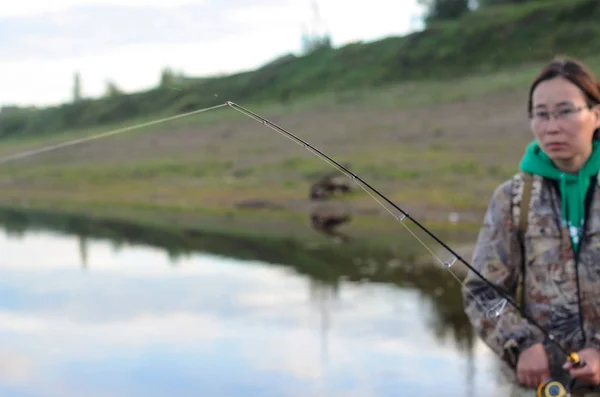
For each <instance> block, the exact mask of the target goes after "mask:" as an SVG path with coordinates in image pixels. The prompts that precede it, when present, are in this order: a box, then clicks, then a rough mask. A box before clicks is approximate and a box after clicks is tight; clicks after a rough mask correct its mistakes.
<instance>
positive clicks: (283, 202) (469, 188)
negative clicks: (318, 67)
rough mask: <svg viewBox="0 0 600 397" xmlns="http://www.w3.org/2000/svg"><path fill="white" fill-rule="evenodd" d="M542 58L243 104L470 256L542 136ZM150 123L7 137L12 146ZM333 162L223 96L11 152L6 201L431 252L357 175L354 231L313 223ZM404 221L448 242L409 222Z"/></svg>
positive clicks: (306, 242) (1, 174) (160, 223)
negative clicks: (467, 74) (186, 112)
mask: <svg viewBox="0 0 600 397" xmlns="http://www.w3.org/2000/svg"><path fill="white" fill-rule="evenodd" d="M535 71H536V69H523V70H521V71H518V72H515V73H512V74H511V75H510V76H508V74H506V73H499V74H494V75H488V76H487V77H486V78H485V79H483V78H482V77H481V76H476V77H471V78H468V79H464V80H462V83H461V84H456V85H455V86H454V88H452V87H450V86H448V85H443V84H441V83H440V84H439V85H430V84H429V83H423V84H416V83H415V84H410V85H406V84H405V85H398V86H395V87H385V88H381V89H379V90H370V91H368V92H364V93H362V94H360V95H358V94H357V95H356V96H355V97H352V98H347V100H346V101H341V100H339V98H338V100H333V99H331V98H330V100H325V99H324V98H315V99H314V100H313V101H312V102H309V101H307V102H304V103H295V104H291V105H289V106H281V105H264V104H263V105H261V106H258V105H257V106H253V105H252V104H243V103H241V105H242V106H245V107H247V108H249V109H250V110H252V111H256V112H257V113H259V114H261V115H262V116H264V117H266V118H268V119H269V120H271V121H273V122H276V123H277V124H279V125H280V126H282V127H284V128H286V129H287V130H289V131H291V132H293V133H294V134H296V135H298V136H299V137H301V138H303V139H306V140H307V141H308V142H309V143H311V144H312V145H314V146H315V147H317V148H319V149H320V150H322V151H324V152H325V153H327V154H328V155H330V156H332V157H333V158H334V159H335V160H337V161H338V162H340V163H344V164H349V166H350V169H351V170H352V171H353V172H355V173H356V174H357V175H359V176H360V177H361V178H363V179H364V180H366V181H367V182H368V183H369V184H371V185H372V186H373V187H375V188H376V189H378V190H379V191H380V192H382V193H383V194H385V195H386V196H387V197H388V198H389V199H391V200H392V201H393V202H395V203H396V204H397V205H398V206H400V207H401V208H402V209H403V210H404V211H406V212H408V213H409V214H410V215H411V216H412V217H413V218H415V219H416V220H418V221H419V222H420V223H422V224H424V225H425V226H426V227H431V228H432V229H433V230H435V231H436V232H437V233H438V234H440V233H441V235H440V236H443V237H444V241H446V240H445V239H446V238H448V239H452V240H453V241H455V245H453V247H454V246H461V247H463V246H465V247H467V248H466V249H464V250H462V251H463V252H462V253H461V255H462V254H464V257H465V259H467V260H468V259H470V254H469V252H470V249H469V246H470V245H471V244H472V243H473V242H474V241H475V238H476V233H477V229H478V228H479V225H480V224H481V219H482V216H483V213H484V211H485V208H486V207H487V203H488V200H489V197H491V194H492V192H493V189H494V188H495V187H496V186H498V184H500V183H502V181H504V180H505V179H506V178H508V177H510V175H512V174H513V173H514V172H516V171H517V165H518V162H519V160H520V158H521V156H522V153H523V150H524V148H525V146H526V145H527V143H528V142H529V141H530V140H531V133H530V132H529V131H528V130H527V120H526V117H525V116H526V115H525V112H524V108H525V102H524V99H523V98H524V93H525V91H526V87H527V83H528V80H529V79H530V78H531V77H532V76H533V75H534V74H535ZM394 98H395V101H394V100H392V99H394ZM142 121H148V120H142ZM138 122H139V120H135V121H134V120H132V121H131V122H129V123H127V124H125V125H124V124H120V125H113V126H112V127H111V128H107V129H94V130H89V131H68V132H65V133H63V134H60V135H49V136H46V137H31V138H21V139H5V140H3V141H2V145H1V146H0V158H2V157H4V156H8V155H11V154H14V153H19V152H21V151H24V150H30V149H35V148H40V147H44V146H46V145H52V144H56V143H59V142H64V141H66V140H69V139H71V138H74V137H77V138H80V137H83V136H89V135H91V134H96V133H102V132H106V131H110V130H112V129H117V128H120V127H123V126H132V125H135V124H136V123H138ZM332 171H335V169H334V168H333V167H331V166H330V165H329V164H327V163H326V162H324V161H322V160H321V159H319V158H317V157H316V156H314V155H313V154H312V153H310V152H309V151H307V150H304V149H303V148H302V147H300V146H298V145H296V144H295V143H294V142H291V141H290V140H289V139H286V138H285V137H283V136H281V135H280V134H278V133H277V132H275V131H273V130H271V129H269V128H267V127H265V126H263V125H261V124H260V123H257V122H256V121H255V120H253V119H250V118H249V117H247V116H244V115H242V114H240V113H239V112H236V111H235V110H233V109H231V108H229V107H225V108H221V109H217V110H214V111H210V112H207V113H202V114H199V115H196V116H191V117H187V118H181V119H178V120H172V121H169V122H165V123H162V124H155V125H153V126H151V127H145V128H141V129H137V130H131V131H127V132H125V133H123V134H118V135H113V136H111V137H108V138H105V139H100V140H95V141H89V142H86V143H82V144H79V145H75V146H71V147H64V148H61V149H59V150H56V151H51V152H47V153H42V154H39V155H36V156H32V157H26V158H22V159H20V160H15V161H12V162H7V163H3V164H2V165H1V166H0V187H1V189H2V194H1V195H0V206H3V207H6V208H16V209H26V210H29V211H32V210H40V211H44V212H54V213H56V214H63V215H65V214H67V215H68V214H75V215H77V216H87V217H94V218H98V219H109V220H111V221H115V220H123V221H127V222H128V223H132V224H138V225H147V226H151V227H155V228H157V229H158V228H160V229H172V230H178V231H189V230H195V231H202V232H204V233H210V234H217V235H229V236H234V237H236V236H237V237H243V239H242V240H243V241H255V242H256V241H267V240H270V241H294V242H295V243H296V244H298V245H297V246H298V247H304V248H305V250H309V249H311V248H310V247H314V246H330V247H338V246H339V247H338V248H332V249H338V250H339V251H343V250H345V249H347V247H350V246H352V247H361V248H360V249H361V250H363V251H364V250H369V249H371V248H373V249H375V248H376V249H378V250H381V251H382V252H390V249H391V250H392V251H393V250H394V249H395V250H396V251H395V255H396V254H397V255H400V251H401V252H402V254H403V255H404V257H406V258H412V260H413V261H414V260H416V259H415V258H423V257H427V256H429V258H430V259H431V255H429V254H428V252H427V250H426V249H425V248H423V247H422V246H420V245H419V244H418V243H416V242H415V239H414V237H413V236H411V234H410V233H409V232H408V231H407V230H406V229H405V228H404V227H403V226H402V225H400V224H398V222H397V221H395V220H394V218H393V217H392V216H391V215H390V214H389V213H388V212H387V211H386V210H384V209H383V208H381V207H380V206H379V205H378V204H377V203H376V202H375V200H373V198H372V197H370V196H369V195H367V194H366V193H364V192H363V191H362V190H360V189H359V187H358V186H357V185H354V184H352V183H351V186H353V187H354V191H353V192H351V193H350V194H349V195H346V196H344V197H342V198H339V199H335V200H334V201H333V202H332V205H333V206H334V207H335V208H336V211H337V210H339V211H342V212H348V213H349V214H350V215H351V220H350V222H348V223H347V224H344V225H342V227H341V228H340V231H341V232H342V233H344V234H345V235H346V236H347V237H348V238H349V243H346V244H345V245H344V244H336V243H335V242H333V241H332V240H331V238H330V237H329V236H325V235H323V234H320V233H319V232H318V231H316V230H314V229H313V228H312V227H311V225H310V221H309V217H310V214H311V212H312V211H313V209H314V206H315V205H317V204H316V203H314V202H311V201H310V200H309V190H310V186H311V184H312V183H314V182H315V181H316V180H317V179H318V178H319V177H320V176H322V175H325V174H328V173H330V172H332ZM340 175H342V174H341V173H340ZM342 178H343V177H342ZM392 212H394V213H395V212H396V211H395V210H392ZM398 215H399V214H398ZM451 215H452V216H456V215H458V222H457V223H456V224H455V225H454V224H450V223H449V218H450V217H451ZM405 225H407V226H408V227H410V228H411V230H412V231H415V232H417V235H418V236H419V237H423V238H424V239H425V240H424V241H425V242H426V244H428V246H429V247H430V248H431V249H432V250H433V251H434V252H440V251H442V254H443V255H446V253H445V252H443V251H444V250H443V249H442V248H441V246H440V245H439V244H438V243H436V242H435V241H433V240H432V239H431V238H429V237H427V236H425V235H424V234H423V233H421V232H419V231H418V230H417V228H416V227H415V226H414V225H413V224H412V223H411V222H410V221H408V220H407V221H405ZM242 240H239V241H242ZM240 244H241V245H243V246H245V245H246V244H247V243H241V242H240ZM253 244H254V243H253ZM366 247H371V248H366ZM357 249H358V248H357ZM297 255H301V254H300V253H297ZM443 259H444V260H445V259H448V258H445V257H444V258H443Z"/></svg>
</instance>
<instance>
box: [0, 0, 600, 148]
mask: <svg viewBox="0 0 600 397" xmlns="http://www.w3.org/2000/svg"><path fill="white" fill-rule="evenodd" d="M599 18H600V3H598V2H597V1H596V0H569V1H564V0H550V1H549V0H540V1H539V2H537V3H531V4H527V5H524V6H500V7H491V8H488V9H482V10H480V11H476V12H472V13H470V14H467V15H465V16H464V17H463V18H461V19H460V20H457V21H451V22H445V23H438V24H435V25H432V26H430V27H429V28H428V29H426V30H424V31H422V32H418V33H414V34H411V35H408V36H405V37H390V38H387V39H384V40H380V41H377V42H372V43H356V44H351V45H348V46H345V47H343V48H339V49H322V50H318V51H315V52H313V53H311V54H309V55H306V56H302V57H296V56H294V55H287V56H284V57H281V58H280V59H278V60H277V61H275V62H271V63H269V64H268V65H265V66H264V67H262V68H260V69H258V70H254V71H249V72H246V73H240V74H236V75H231V76H225V77H219V78H210V79H204V78H203V79H197V80H195V81H186V82H185V83H182V84H181V85H177V86H166V87H158V88H156V89H152V90H149V91H146V92H137V93H133V94H129V95H118V96H114V97H110V98H102V99H90V100H83V101H80V102H78V103H67V104H63V105H62V106H58V107H52V108H45V109H41V110H40V109H37V110H29V109H28V110H26V109H8V110H4V111H3V112H1V113H0V137H7V136H11V135H23V134H42V133H51V132H56V131H63V130H68V129H82V128H89V127H94V126H106V125H109V124H113V123H117V122H123V121H126V120H132V119H134V118H140V117H149V116H156V115H159V114H160V115H163V114H174V113H178V112H186V111H190V110H194V109H198V108H202V107H207V106H211V105H215V104H217V103H221V102H224V101H225V100H233V101H236V102H245V103H248V102H252V103H257V102H279V103H282V104H287V103H291V102H294V101H296V100H298V99H302V98H305V97H307V96H313V95H318V94H323V93H326V92H345V91H351V92H356V91H361V90H366V89H369V88H372V87H381V86H385V85H389V84H390V83H399V82H403V81H420V80H430V81H440V80H448V79H455V78H458V77H464V76H468V75H472V74H485V73H490V72H493V71H498V70H502V69H505V68H507V67H516V66H519V65H521V64H523V63H528V62H537V61H545V60H547V59H549V58H550V57H552V56H553V55H554V54H556V53H568V54H570V55H574V56H578V57H584V56H589V55H592V54H596V53H599V52H600V41H598V40H597V39H596V38H597V37H598V35H599V34H600V26H599V25H598V23H597V21H598V19H599Z"/></svg>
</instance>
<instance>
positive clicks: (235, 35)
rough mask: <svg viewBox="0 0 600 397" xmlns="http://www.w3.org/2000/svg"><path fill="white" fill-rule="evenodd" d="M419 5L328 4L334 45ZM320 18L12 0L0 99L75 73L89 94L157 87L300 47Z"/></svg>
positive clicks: (242, 4)
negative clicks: (112, 85)
mask: <svg viewBox="0 0 600 397" xmlns="http://www.w3.org/2000/svg"><path fill="white" fill-rule="evenodd" d="M419 12H420V11H419V7H418V6H416V5H415V4H414V1H410V2H402V1H398V2H394V3H390V2H388V1H384V0H373V1H371V2H369V3H365V4H362V3H348V2H342V1H341V0H330V1H328V2H321V3H320V15H321V18H322V21H323V24H324V28H325V29H326V30H328V31H329V32H330V33H331V34H332V39H333V43H334V44H335V45H343V44H345V43H347V42H350V41H355V40H358V39H362V40H374V39H377V38H381V37H384V36H387V35H399V34H404V33H406V32H407V31H409V29H411V19H412V18H413V16H415V15H418V14H419ZM312 19H313V15H312V9H311V7H310V3H309V2H306V1H304V0H282V1H276V0H230V1H227V2H217V1H214V0H199V1H192V0H190V1H184V0H176V1H173V2H170V1H168V0H152V1H150V2H148V4H146V3H145V2H141V1H140V0H127V1H125V2H118V1H117V0H83V1H81V2H80V1H76V0H60V1H59V2H57V3H54V2H41V1H39V0H35V1H34V0H25V1H23V2H17V3H11V5H10V6H8V7H7V8H3V9H2V10H0V86H1V87H2V88H3V89H2V91H1V92H0V104H9V103H10V104H27V105H32V104H36V105H46V104H55V103H59V102H64V101H68V100H70V99H71V95H72V85H73V74H74V73H75V72H76V71H78V72H80V73H81V76H82V85H83V94H84V95H86V96H99V95H101V94H103V92H104V90H105V84H106V81H107V80H112V81H114V82H116V83H117V85H118V86H119V87H120V88H121V89H122V90H124V91H125V92H131V91H136V90H141V89H147V88H150V87H153V86H156V84H157V82H158V80H159V75H160V72H161V70H162V69H163V68H164V67H166V66H169V67H172V68H175V69H177V70H180V71H183V72H184V73H186V74H188V75H196V76H199V75H201V76H206V75H214V74H219V73H235V72H238V71H242V70H248V69H253V68H256V67H259V66H261V65H263V64H265V63H266V62H268V61H270V60H273V59H275V58H277V57H278V56H281V55H283V54H286V53H289V52H295V53H298V52H299V51H300V50H301V35H302V29H303V26H304V27H305V28H309V25H310V24H311V23H312V22H311V21H312ZM213 94H215V93H213ZM216 94H218V93H216Z"/></svg>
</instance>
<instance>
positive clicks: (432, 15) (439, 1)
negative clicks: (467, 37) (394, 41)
mask: <svg viewBox="0 0 600 397" xmlns="http://www.w3.org/2000/svg"><path fill="white" fill-rule="evenodd" d="M418 2H419V4H421V5H423V6H425V7H427V17H426V19H427V21H428V22H429V21H439V20H448V19H456V18H458V17H460V16H461V15H463V14H465V13H467V12H469V11H470V8H469V0H418Z"/></svg>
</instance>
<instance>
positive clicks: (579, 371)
mask: <svg viewBox="0 0 600 397" xmlns="http://www.w3.org/2000/svg"><path fill="white" fill-rule="evenodd" d="M577 354H579V358H580V359H581V361H583V362H584V363H585V365H584V366H583V367H581V368H573V364H571V363H570V362H567V363H566V364H565V365H563V368H564V369H566V370H568V371H569V374H570V375H571V377H573V378H577V379H579V380H580V381H581V382H583V383H587V384H591V385H597V384H600V351H598V350H596V349H594V348H587V349H583V350H581V351H580V352H578V353H577Z"/></svg>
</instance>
